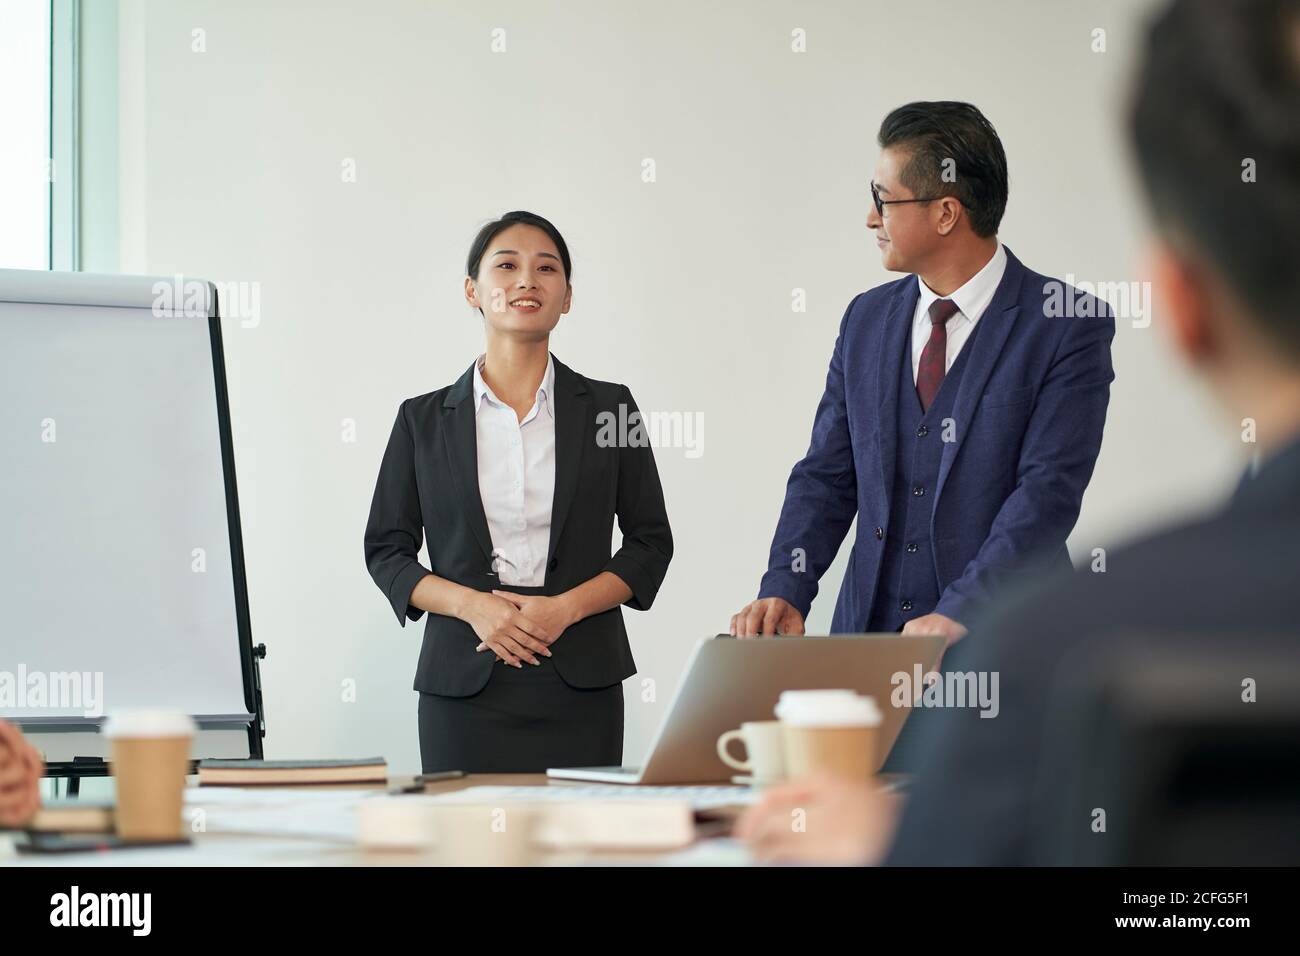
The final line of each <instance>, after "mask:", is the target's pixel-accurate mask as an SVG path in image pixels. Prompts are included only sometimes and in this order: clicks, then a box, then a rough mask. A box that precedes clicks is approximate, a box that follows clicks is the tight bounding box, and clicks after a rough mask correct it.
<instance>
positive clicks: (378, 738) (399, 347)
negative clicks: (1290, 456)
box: [89, 0, 1243, 770]
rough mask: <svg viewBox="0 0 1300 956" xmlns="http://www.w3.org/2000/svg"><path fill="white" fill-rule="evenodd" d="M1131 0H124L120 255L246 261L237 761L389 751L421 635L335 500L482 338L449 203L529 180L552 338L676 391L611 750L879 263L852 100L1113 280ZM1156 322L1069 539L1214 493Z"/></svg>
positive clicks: (1095, 535)
mask: <svg viewBox="0 0 1300 956" xmlns="http://www.w3.org/2000/svg"><path fill="white" fill-rule="evenodd" d="M1085 6H1086V7H1087V9H1084V7H1085ZM1147 9H1149V5H1148V4H1145V3H1134V2H1118V0H1117V2H1099V3H1091V4H1088V5H1082V4H1076V3H1069V2H1064V0H1061V2H1042V0H1023V2H1000V3H983V4H978V5H977V4H969V3H963V2H929V3H922V2H913V3H908V4H900V3H894V4H866V3H861V2H850V0H844V2H836V3H801V4H793V3H776V2H757V3H750V2H746V3H741V2H731V3H711V4H707V5H706V4H698V3H689V2H661V3H656V4H635V5H633V4H626V5H620V4H610V3H599V2H566V3H563V4H558V3H557V4H548V3H536V2H527V3H525V2H515V0H502V2H499V3H495V4H492V5H491V6H489V7H483V8H482V9H480V5H478V4H471V3H467V2H466V3H455V4H452V3H431V2H415V0H402V2H399V0H386V2H369V3H361V2H343V0H331V2H287V0H277V2H274V3H265V2H253V0H223V2H220V3H217V2H198V0H165V2H164V0H122V3H121V4H120V8H119V12H120V17H119V23H118V36H117V39H116V42H117V43H118V44H119V51H120V53H121V63H120V64H119V71H120V72H119V79H120V82H119V84H118V85H119V91H120V97H121V102H120V103H119V113H120V114H121V117H122V120H121V127H120V137H121V141H120V142H119V143H118V150H117V155H118V157H119V160H120V165H121V170H120V176H119V180H120V195H119V196H118V197H117V200H118V201H119V203H120V221H119V222H118V223H117V224H116V231H117V234H118V235H119V237H120V239H121V246H122V247H121V249H120V250H119V255H120V262H121V264H122V268H124V269H132V270H135V271H142V272H150V273H162V274H171V273H173V272H186V273H194V274H200V275H203V276H206V277H208V278H211V279H214V280H218V281H243V282H253V283H258V284H259V286H258V288H259V291H260V322H259V323H258V324H257V325H256V326H255V327H248V328H245V327H241V326H240V325H239V324H237V323H228V324H227V327H226V361H227V369H228V377H229V380H230V391H231V408H232V414H233V421H234V439H235V448H236V461H237V465H238V472H239V488H240V498H241V503H242V506H243V529H244V542H245V549H246V557H247V564H248V573H249V593H250V600H251V608H252V622H253V635H254V639H255V640H257V641H265V642H266V644H267V645H268V647H269V649H270V656H269V657H268V659H267V660H266V662H265V663H264V665H263V679H264V684H265V695H266V706H267V724H268V728H269V733H268V737H267V740H266V745H267V752H268V755H269V756H272V757H286V756H328V755H349V754H352V755H359V754H368V753H371V752H383V753H385V754H386V755H387V756H388V757H389V760H390V762H391V763H392V764H393V765H394V766H395V767H398V768H400V769H411V770H413V769H415V768H417V767H418V764H419V759H418V747H417V737H416V719H415V706H416V694H415V693H414V692H413V691H412V690H411V681H412V677H413V673H414V668H415V661H416V655H417V652H418V647H419V641H420V635H421V627H420V626H408V627H407V628H406V629H405V630H402V629H399V628H398V627H397V625H396V623H395V621H394V619H393V617H392V613H391V611H390V610H389V609H388V606H387V603H386V602H385V600H384V598H383V596H382V595H381V594H380V593H379V591H378V589H376V587H375V586H374V584H373V583H372V582H371V580H370V578H369V576H368V575H367V573H366V569H365V566H364V562H363V560H362V530H363V528H364V525H365V520H366V515H367V509H368V506H369V502H370V495H371V491H372V488H373V483H374V479H375V474H376V471H377V468H378V464H379V458H380V455H381V453H382V450H383V447H384V443H385V441H386V439H387V437H388V432H389V428H390V427H391V425H392V421H393V416H394V413H395V411H396V408H397V405H398V403H399V402H400V401H401V400H402V399H403V398H406V397H408V396H411V395H415V394H418V393H421V392H425V391H428V390H430V389H433V388H437V387H440V386H442V385H445V384H447V383H449V382H451V381H452V380H454V379H455V378H456V376H458V375H459V374H460V373H461V372H462V371H463V370H464V369H465V368H466V367H467V366H468V364H469V362H470V361H471V360H472V358H473V357H474V356H475V355H476V354H478V352H479V351H480V350H481V345H482V334H481V326H480V322H479V320H478V318H477V317H476V316H474V315H472V314H471V313H470V312H469V311H468V310H467V308H466V306H465V305H464V304H463V301H462V299H461V292H460V287H461V278H462V273H463V268H464V266H463V263H464V257H465V253H466V251H467V247H468V243H469V241H470V238H471V237H472V235H473V233H474V231H475V228H476V226H477V225H478V223H479V222H480V220H482V219H484V218H486V217H488V216H491V215H494V214H499V213H501V212H504V211H505V210H508V209H515V208H526V209H532V210H534V211H536V212H539V213H542V214H543V215H546V216H548V217H550V218H551V219H553V220H554V221H555V222H556V224H557V225H558V226H559V227H560V228H561V230H562V231H563V232H564V234H565V236H566V238H567V239H568V241H569V244H570V247H571V249H572V251H573V255H574V260H575V266H574V268H575V274H574V279H575V282H574V285H575V294H574V310H573V312H572V313H571V314H570V315H569V316H567V317H566V318H565V319H564V320H563V322H562V323H561V326H560V329H559V331H558V333H557V335H556V336H555V338H554V340H553V345H552V347H553V351H555V353H556V354H557V355H559V356H560V357H561V358H562V359H563V360H564V361H565V362H567V363H568V364H570V365H571V366H572V367H574V368H576V369H578V370H580V371H582V372H585V373H587V374H589V375H591V376H593V377H596V378H603V379H609V380H614V381H621V382H626V383H628V384H629V385H630V386H631V388H632V390H633V393H634V394H635V395H636V397H637V399H638V400H639V402H640V404H641V405H642V407H643V408H645V409H647V410H655V409H658V410H679V411H685V412H698V413H701V414H702V415H703V416H704V421H705V435H704V438H705V445H704V454H703V456H702V457H701V458H698V459H694V460H692V459H688V458H686V456H685V454H684V452H683V451H682V450H681V449H661V450H660V451H659V453H658V462H659V468H660V471H661V474H662V476H663V480H664V485H665V493H666V496H667V501H668V505H669V511H670V515H671V518H672V522H673V530H674V535H675V539H676V545H677V555H676V557H675V559H674V561H673V564H672V567H671V569H670V570H669V573H668V578H667V580H666V582H665V584H664V587H663V589H662V591H661V592H660V595H659V599H658V602H657V603H656V605H655V607H654V609H653V610H652V611H650V612H649V613H644V614H638V613H636V612H628V613H627V618H628V627H629V630H630V632H631V634H632V642H633V648H634V651H635V654H636V658H637V662H638V664H639V667H640V674H639V675H638V677H637V678H634V679H633V680H632V681H630V682H629V684H628V688H627V689H628V705H627V708H628V722H627V743H626V748H625V758H626V759H628V760H629V761H635V760H637V759H638V758H639V757H640V756H641V755H642V753H643V751H644V748H645V746H646V744H647V743H648V740H649V736H650V734H651V733H652V732H653V729H654V726H655V724H656V722H657V721H658V719H659V717H660V715H661V713H662V711H663V709H664V707H665V706H666V705H667V702H668V701H669V699H670V697H671V693H672V690H673V689H674V688H675V686H676V683H677V680H678V676H679V672H680V668H681V665H682V663H683V660H684V657H685V653H686V651H687V648H688V647H689V645H690V643H691V642H692V641H693V640H694V639H695V638H696V637H698V636H700V635H702V634H706V633H713V632H716V631H719V630H725V628H726V624H727V620H728V617H729V616H730V614H731V613H732V612H733V611H735V610H736V609H738V608H739V607H740V605H742V604H743V603H744V602H746V601H747V600H749V599H750V598H752V597H753V595H754V593H755V590H756V587H757V583H758V578H759V575H760V573H761V572H762V570H763V568H764V565H765V560H766V555H767V548H768V544H769V542H770V536H771V533H772V530H773V526H774V523H775V520H776V516H777V513H778V510H779V508H780V504H781V498H782V491H783V488H784V484H785V481H786V478H787V476H788V473H789V468H790V466H791V464H792V463H793V462H794V461H795V459H796V458H797V457H798V456H799V455H800V454H801V453H802V452H803V450H804V449H805V448H806V446H807V441H808V431H809V425H810V423H811V420H812V414H813V409H814V407H815V404H816V401H817V398H818V395H819V394H820V389H821V386H822V383H823V381H824V377H825V372H826V363H827V360H828V358H829V355H830V350H831V347H832V345H833V342H834V338H835V330H836V327H837V323H838V321H839V318H840V316H841V314H842V311H843V309H844V307H845V305H846V304H847V302H848V301H849V299H850V298H851V297H852V296H853V295H854V294H855V293H857V292H859V291H861V290H863V289H866V288H869V287H871V286H874V285H877V284H879V283H882V282H885V281H888V280H889V279H891V278H893V276H891V275H889V274H887V273H885V272H884V271H883V270H882V269H881V267H880V264H879V259H878V254H877V252H876V250H875V247H874V244H873V243H872V242H871V241H870V235H869V233H868V231H867V230H866V229H865V227H864V225H863V223H864V219H865V216H866V210H867V203H868V202H869V194H868V190H867V182H868V179H869V177H870V174H871V170H872V167H873V165H874V163H875V157H876V148H875V143H874V137H875V132H876V129H877V128H878V126H879V123H880V120H881V118H882V117H883V116H884V115H885V113H886V112H888V110H889V109H891V108H892V107H894V106H897V105H899V104H901V103H903V102H906V101H909V100H915V99H941V98H950V99H965V100H969V101H972V102H974V103H976V104H977V105H979V106H980V107H981V109H983V110H984V111H985V113H986V114H987V115H988V116H989V118H990V119H991V120H992V122H993V123H994V125H995V126H996V127H997V128H998V130H999V132H1000V134H1001V136H1002V138H1003V141H1004V143H1005V145H1006V150H1007V154H1008V157H1009V162H1010V169H1011V200H1010V204H1009V206H1008V210H1007V215H1006V219H1005V220H1004V223H1003V229H1002V233H1001V235H1002V238H1003V240H1004V241H1005V242H1006V243H1007V244H1008V245H1009V246H1010V247H1011V248H1012V249H1013V250H1014V251H1015V252H1016V253H1017V255H1019V256H1020V257H1021V258H1022V259H1023V260H1024V261H1025V262H1026V263H1027V264H1028V265H1029V266H1031V267H1032V268H1035V269H1037V270H1039V271H1041V272H1045V273H1048V274H1052V275H1057V276H1062V277H1064V276H1065V275H1066V274H1067V273H1069V274H1073V275H1074V276H1076V277H1078V278H1080V279H1087V280H1090V281H1107V282H1110V281H1128V280H1132V279H1138V278H1140V277H1141V276H1140V273H1139V272H1138V271H1137V269H1138V265H1137V255H1138V253H1139V251H1140V248H1141V241H1142V215H1141V210H1140V207H1139V204H1138V200H1137V196H1136V194H1135V193H1134V191H1133V189H1132V188H1131V184H1130V182H1129V180H1128V173H1127V166H1126V162H1125V156H1124V154H1123V152H1122V149H1121V143H1122V139H1121V135H1122V131H1121V129H1120V126H1119V123H1120V119H1121V104H1122V94H1123V90H1124V84H1125V80H1126V77H1127V72H1128V70H1129V68H1130V66H1131V55H1132V52H1133V50H1134V48H1135V45H1136V44H1137V43H1139V42H1140V38H1141V34H1140V25H1141V15H1142V14H1143V13H1144V11H1145V10H1147ZM497 27H501V28H504V29H505V31H506V43H507V52H505V53H495V54H494V53H492V52H491V50H490V43H491V39H492V38H491V35H490V31H491V30H492V29H493V28H497ZM1098 27H1100V28H1104V29H1105V30H1106V31H1107V33H1106V42H1107V50H1106V52H1104V53H1096V52H1093V51H1092V49H1091V46H1092V43H1093V37H1092V31H1093V29H1094V28H1098ZM795 28H802V29H804V30H806V31H807V52H806V53H801V54H800V53H794V52H792V51H791V49H790V45H791V31H792V30H793V29H795ZM195 30H202V31H204V32H203V34H202V38H203V41H204V42H205V44H206V52H202V53H199V52H194V51H193V49H192V46H193V44H194V42H195V34H194V33H193V31H195ZM647 157H650V158H653V159H654V160H655V162H656V164H657V172H658V180H657V182H654V183H644V182H642V180H641V163H642V160H643V159H644V158H647ZM346 159H353V160H355V163H356V170H357V181H356V182H355V183H347V182H343V181H342V176H341V171H342V164H343V163H344V161H345V160H346ZM89 201H91V202H94V201H95V200H94V197H91V198H90V200H89ZM796 287H798V288H803V289H805V290H807V299H808V311H807V312H806V313H804V314H794V313H792V311H791V307H790V303H791V290H792V289H794V288H796ZM1159 326H1160V317H1159V314H1158V311H1157V314H1156V317H1155V322H1154V323H1153V324H1152V325H1151V326H1150V327H1148V328H1135V327H1134V326H1133V324H1132V323H1131V322H1127V321H1124V322H1121V323H1120V328H1119V333H1118V335H1117V338H1116V341H1115V366H1116V370H1117V375H1118V380H1117V382H1116V383H1115V386H1114V389H1113V393H1112V401H1111V412H1110V420H1109V422H1108V425H1107V432H1106V439H1105V445H1104V448H1103V450H1102V455H1101V458H1100V460H1099V462H1098V465H1097V472H1096V476H1095V478H1094V480H1093V483H1092V486H1091V488H1090V489H1089V491H1088V494H1087V497H1086V498H1085V501H1084V509H1083V515H1082V517H1081V519H1080V522H1079V525H1078V528H1077V530H1076V532H1075V534H1074V535H1073V537H1072V539H1071V546H1072V549H1073V551H1074V554H1075V556H1076V560H1077V559H1078V558H1079V557H1080V556H1086V555H1087V554H1088V552H1089V551H1090V550H1091V549H1092V548H1094V547H1106V548H1112V547H1114V546H1115V545H1117V544H1118V543H1119V542H1120V541H1122V540H1123V539H1124V538H1127V537H1129V536H1131V535H1132V534H1134V533H1136V532H1137V531H1139V530H1141V529H1143V528H1145V527H1147V526H1149V525H1150V524H1151V523H1153V522H1155V521H1157V520H1158V519H1159V518H1160V517H1161V516H1164V515H1168V514H1169V513H1170V512H1171V511H1175V510H1179V509H1182V508H1185V507H1188V506H1191V505H1192V504H1194V503H1197V502H1200V501H1203V500H1205V498H1206V496H1207V495H1211V494H1214V493H1216V492H1218V491H1220V490H1222V489H1223V488H1224V487H1225V484H1226V483H1227V482H1229V481H1230V480H1231V476H1232V474H1233V472H1234V470H1235V469H1236V467H1237V466H1238V464H1239V463H1240V462H1241V461H1242V460H1243V459H1242V456H1241V445H1240V442H1239V441H1238V433H1237V429H1236V427H1235V425H1234V424H1233V423H1231V422H1227V421H1225V420H1222V419H1220V418H1218V417H1216V416H1215V415H1213V414H1212V413H1211V410H1210V406H1209V405H1208V404H1207V402H1206V401H1205V399H1204V397H1203V396H1202V395H1201V394H1200V392H1199V391H1198V389H1196V388H1195V387H1193V385H1192V384H1190V382H1189V379H1188V377H1187V376H1186V375H1185V374H1184V373H1183V372H1182V371H1181V370H1180V369H1179V368H1178V367H1176V365H1175V364H1174V363H1173V362H1172V361H1171V360H1170V359H1169V358H1168V357H1167V356H1166V352H1165V350H1164V342H1163V337H1162V335H1161V334H1160V331H1159ZM343 419H354V420H355V422H356V428H357V440H356V442H355V443H347V442H345V441H343V440H342V438H341V435H342V425H341V422H342V420H343ZM842 557H843V556H842ZM841 571H842V561H841V562H840V563H837V565H836V567H835V568H833V569H832V571H831V573H830V574H828V575H827V578H826V579H825V580H824V581H823V596H822V598H821V599H819V601H818V603H817V604H816V605H815V606H814V610H813V614H812V617H811V619H810V622H809V624H810V628H811V629H812V630H825V629H826V628H827V627H828V626H829V622H830V616H831V607H832V603H833V599H834V595H835V593H836V591H837V590H838V584H839V577H840V574H841ZM646 678H649V679H652V680H654V681H655V682H656V688H657V699H656V701H654V702H643V701H642V700H641V694H640V686H641V685H640V683H639V682H640V681H641V680H643V679H646ZM346 679H353V680H355V681H356V682H357V693H358V699H357V701H356V702H355V703H343V702H342V701H341V685H342V682H343V681H344V680H346Z"/></svg>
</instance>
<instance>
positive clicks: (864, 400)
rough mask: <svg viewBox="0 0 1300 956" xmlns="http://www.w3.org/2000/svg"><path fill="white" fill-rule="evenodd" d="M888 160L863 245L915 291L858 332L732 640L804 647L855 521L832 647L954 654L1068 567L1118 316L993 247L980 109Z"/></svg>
mask: <svg viewBox="0 0 1300 956" xmlns="http://www.w3.org/2000/svg"><path fill="white" fill-rule="evenodd" d="M879 143H880V147H881V153H880V159H879V163H878V165H877V166H876V170H875V177H874V179H873V182H872V187H871V188H872V199H873V207H874V208H872V209H871V210H870V211H869V213H868V215H867V226H868V228H870V229H871V230H873V231H874V232H875V234H876V240H877V244H878V245H879V247H880V251H881V257H882V260H883V262H884V265H885V268H887V269H889V270H891V271H895V272H906V273H910V274H909V275H908V276H906V278H903V279H899V280H897V281H894V282H890V283H887V284H885V285H882V286H878V287H877V288H875V289H871V290H870V291H868V292H863V293H861V294H860V295H858V296H857V297H856V298H854V299H853V301H852V302H850V303H849V307H848V309H847V310H846V311H845V313H844V318H843V319H842V321H841V322H840V329H839V337H838V339H837V340H836V342H835V351H834V353H833V354H832V356H831V362H830V371H829V372H828V373H827V376H826V390H825V392H824V394H823V395H822V399H821V402H820V404H819V405H818V407H817V415H816V418H815V419H814V421H813V431H812V442H811V443H810V445H809V447H808V453H807V454H806V455H805V456H804V458H803V460H802V461H800V462H799V463H798V464H796V465H795V466H794V470H793V471H792V472H791V474H790V481H789V484H788V485H787V488H786V495H785V505H784V507H783V508H782V509H781V517H780V520H779V522H778V523H777V528H776V534H775V536H774V538H773V540H772V550H771V554H770V557H769V561H768V570H767V573H766V574H764V575H763V579H762V583H761V584H760V587H759V594H758V599H757V600H755V601H753V602H752V603H750V604H749V605H747V606H746V607H744V608H742V609H741V610H740V612H739V613H737V614H736V615H734V616H733V617H732V619H731V633H732V634H733V635H735V636H737V637H752V636H754V635H758V634H802V633H803V630H804V618H805V617H806V616H807V614H808V609H809V607H810V606H811V604H812V601H813V598H814V597H815V596H816V594H817V582H818V579H819V578H820V577H821V576H822V574H823V573H824V572H825V571H826V568H827V567H828V566H829V565H830V563H831V562H832V560H834V558H835V555H836V552H837V551H838V550H839V547H840V543H841V542H842V541H843V539H844V536H845V534H846V533H847V531H848V528H849V525H850V524H851V523H852V521H853V519H854V517H855V516H856V517H857V520H858V533H857V539H856V540H855V541H854V543H853V550H852V552H851V553H850V554H849V563H848V568H847V570H846V571H845V573H844V583H843V585H842V586H841V588H840V595H839V600H838V602H837V603H836V605H835V615H834V619H833V621H832V623H831V630H832V631H833V632H835V633H861V632H880V631H902V632H903V633H904V634H914V633H930V634H942V635H944V636H945V637H946V638H947V639H948V642H949V644H951V643H952V642H954V641H956V640H958V639H960V638H961V637H963V636H964V635H965V633H966V622H967V621H968V620H969V619H970V617H971V616H972V615H973V614H974V613H975V611H976V610H977V609H978V608H979V607H980V606H982V605H983V604H984V603H986V602H987V600H988V599H989V597H990V595H991V594H992V593H993V592H994V590H995V588H997V587H998V586H999V584H1000V583H1002V582H1003V580H1004V579H1005V578H1007V577H1008V576H1011V575H1013V574H1015V573H1016V572H1017V571H1022V570H1023V569H1025V568H1026V567H1027V566H1028V565H1030V564H1031V563H1038V562H1040V561H1042V562H1045V563H1048V564H1053V565H1063V566H1067V567H1068V566H1069V563H1070V559H1069V553H1068V552H1067V550H1066V547H1065V540H1066V537H1067V535H1069V533H1070V530H1071V529H1072V528H1073V527H1074V523H1075V521H1076V519H1077V518H1078V516H1079V506H1080V502H1081V500H1082V498H1083V492H1084V489H1085V488H1086V487H1087V486H1088V481H1089V479H1090V478H1091V476H1092V470H1093V465H1094V463H1095V462H1096V459H1097V452H1098V451H1099V450H1100V448H1101V437H1102V428H1103V426H1104V424H1105V421H1106V406H1107V403H1108V401H1109V396H1110V383H1111V381H1112V380H1113V379H1114V377H1115V375H1114V371H1113V369H1112V367H1111V358H1110V345H1111V340H1112V339H1113V338H1114V334H1115V323H1114V319H1113V318H1112V316H1111V312H1110V310H1109V308H1108V307H1107V306H1106V305H1105V303H1103V302H1101V301H1100V300H1097V299H1095V298H1093V297H1091V296H1087V295H1082V294H1077V293H1076V292H1075V290H1074V289H1073V288H1072V287H1070V286H1069V285H1067V284H1066V283H1064V282H1061V281H1059V280H1055V279H1049V278H1047V277H1045V276H1042V275H1039V274H1037V273H1035V272H1033V271H1031V270H1029V269H1027V268H1026V267H1025V266H1024V265H1022V264H1021V262H1020V260H1019V259H1018V258H1016V256H1014V255H1013V254H1012V253H1011V250H1010V249H1008V248H1007V247H1005V246H1003V245H1002V244H1001V243H1000V242H999V240H998V235H997V231H998V224H999V223H1000V221H1001V219H1002V213H1003V210H1004V209H1005V208H1006V202H1007V163H1006V156H1005V153H1004V152H1003V149H1002V143H1001V141H1000V140H999V139H998V135H997V133H996V131H995V130H994V129H993V126H992V125H991V124H990V123H989V121H988V120H987V119H985V118H984V116H983V115H982V114H981V113H980V111H979V110H978V109H976V108H975V107H974V106H971V105H970V104H968V103H954V102H935V103H909V104H908V105H906V106H901V107H899V108H898V109H896V110H894V111H893V112H892V113H890V114H889V115H888V116H887V117H886V118H885V121H884V123H883V124H882V125H881V127H880V134H879Z"/></svg>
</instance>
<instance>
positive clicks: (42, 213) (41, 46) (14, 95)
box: [0, 0, 51, 269]
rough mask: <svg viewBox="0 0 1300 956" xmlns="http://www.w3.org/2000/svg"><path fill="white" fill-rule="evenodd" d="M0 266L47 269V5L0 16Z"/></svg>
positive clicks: (18, 7)
mask: <svg viewBox="0 0 1300 956" xmlns="http://www.w3.org/2000/svg"><path fill="white" fill-rule="evenodd" d="M0 19H2V20H3V26H2V27H0V124H3V128H4V131H5V147H4V149H3V150H0V209H3V210H4V211H5V212H4V215H3V216H0V267H3V268H7V269H48V268H49V267H50V77H51V73H50V2H49V0H6V2H5V4H4V10H3V13H0Z"/></svg>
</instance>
